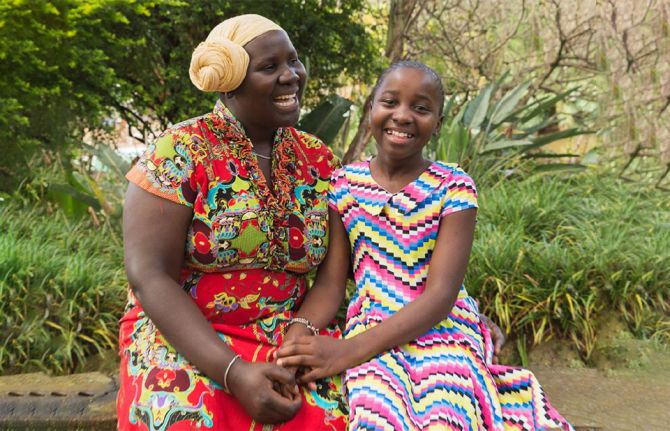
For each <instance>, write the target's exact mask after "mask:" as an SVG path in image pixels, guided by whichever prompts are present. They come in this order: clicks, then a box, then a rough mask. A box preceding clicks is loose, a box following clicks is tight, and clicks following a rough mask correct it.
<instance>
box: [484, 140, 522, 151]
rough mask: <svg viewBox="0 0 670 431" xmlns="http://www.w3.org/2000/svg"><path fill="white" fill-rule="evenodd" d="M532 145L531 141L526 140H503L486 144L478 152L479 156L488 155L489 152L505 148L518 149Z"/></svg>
mask: <svg viewBox="0 0 670 431" xmlns="http://www.w3.org/2000/svg"><path fill="white" fill-rule="evenodd" d="M532 144H533V143H532V142H531V141H526V140H508V139H504V140H501V141H496V142H493V143H491V144H488V145H487V146H485V147H484V148H483V149H482V151H480V153H479V154H486V153H490V152H491V151H497V150H504V149H506V148H519V147H527V146H529V145H532Z"/></svg>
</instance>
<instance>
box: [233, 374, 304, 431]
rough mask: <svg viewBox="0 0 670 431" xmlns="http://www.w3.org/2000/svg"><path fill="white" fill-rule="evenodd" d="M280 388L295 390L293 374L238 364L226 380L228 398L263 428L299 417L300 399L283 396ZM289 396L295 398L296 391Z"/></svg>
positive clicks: (298, 397)
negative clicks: (231, 396)
mask: <svg viewBox="0 0 670 431" xmlns="http://www.w3.org/2000/svg"><path fill="white" fill-rule="evenodd" d="M282 386H286V387H292V388H295V386H296V383H295V376H294V374H292V373H291V372H290V371H288V370H286V369H284V368H281V367H278V366H277V365H275V364H270V363H252V362H246V361H238V363H235V364H234V365H233V367H232V368H231V370H230V374H229V376H228V387H229V389H230V392H231V394H232V395H233V396H234V397H235V398H237V399H238V401H239V402H240V404H242V406H243V407H244V410H246V412H247V413H248V414H249V416H251V418H252V419H253V420H255V421H257V422H260V423H263V424H276V423H281V422H286V421H288V420H289V419H291V418H292V417H293V416H295V415H296V413H298V410H299V409H300V406H301V404H302V401H301V398H300V396H299V395H297V396H293V397H291V396H290V395H287V396H284V395H282V393H281V392H280V390H279V388H280V387H282ZM289 392H293V393H296V394H297V388H295V389H294V390H293V391H289Z"/></svg>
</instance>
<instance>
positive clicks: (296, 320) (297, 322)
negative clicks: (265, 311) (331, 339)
mask: <svg viewBox="0 0 670 431" xmlns="http://www.w3.org/2000/svg"><path fill="white" fill-rule="evenodd" d="M286 326H287V327H288V328H289V329H290V328H291V327H293V326H302V327H304V328H307V329H308V330H309V331H310V332H311V334H312V335H319V330H318V329H317V327H316V326H314V325H313V324H312V322H310V321H309V320H307V319H305V318H304V317H293V318H291V319H290V320H289V321H288V323H287V324H286Z"/></svg>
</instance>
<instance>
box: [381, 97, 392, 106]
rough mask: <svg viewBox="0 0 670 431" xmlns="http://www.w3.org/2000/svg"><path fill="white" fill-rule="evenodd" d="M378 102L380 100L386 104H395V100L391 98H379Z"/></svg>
mask: <svg viewBox="0 0 670 431" xmlns="http://www.w3.org/2000/svg"><path fill="white" fill-rule="evenodd" d="M380 102H382V104H383V105H386V106H393V105H395V100H393V99H381V100H380Z"/></svg>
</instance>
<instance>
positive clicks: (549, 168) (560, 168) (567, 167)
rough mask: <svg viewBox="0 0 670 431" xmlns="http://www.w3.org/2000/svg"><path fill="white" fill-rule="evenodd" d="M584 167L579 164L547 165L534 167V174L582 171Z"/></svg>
mask: <svg viewBox="0 0 670 431" xmlns="http://www.w3.org/2000/svg"><path fill="white" fill-rule="evenodd" d="M584 169H586V166H584V165H582V164H579V163H547V164H546V165H539V166H536V167H535V169H533V171H534V172H535V173H554V172H564V171H583V170H584Z"/></svg>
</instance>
